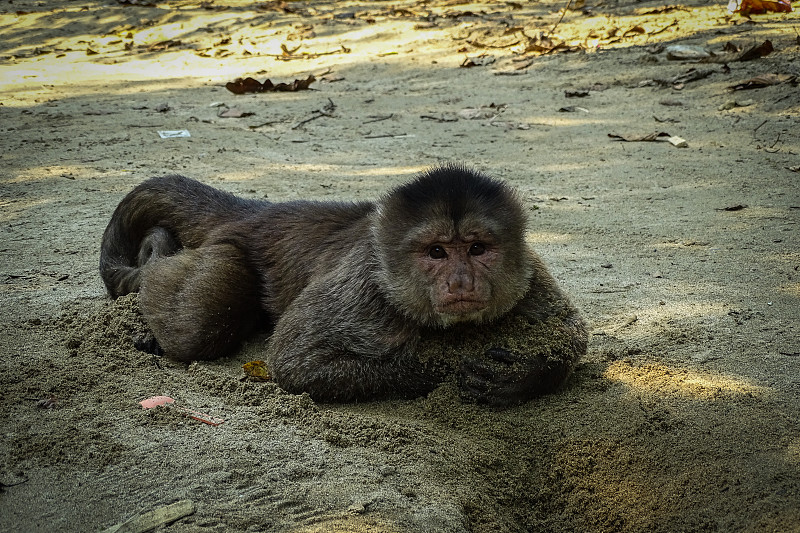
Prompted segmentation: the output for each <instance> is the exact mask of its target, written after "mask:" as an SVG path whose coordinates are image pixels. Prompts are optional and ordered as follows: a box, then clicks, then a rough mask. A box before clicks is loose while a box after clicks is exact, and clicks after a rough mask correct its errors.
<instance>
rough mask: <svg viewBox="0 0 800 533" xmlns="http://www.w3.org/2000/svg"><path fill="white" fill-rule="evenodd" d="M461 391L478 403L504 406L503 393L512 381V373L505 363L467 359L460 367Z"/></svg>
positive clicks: (505, 402)
mask: <svg viewBox="0 0 800 533" xmlns="http://www.w3.org/2000/svg"><path fill="white" fill-rule="evenodd" d="M460 378H461V379H460V384H461V390H462V392H463V393H464V395H465V396H466V397H467V398H468V399H470V400H472V401H475V402H478V403H489V404H493V405H505V404H507V403H508V401H507V400H506V398H505V396H506V394H505V393H504V391H505V390H507V388H508V387H509V385H511V384H512V382H513V381H514V375H513V372H511V369H510V366H509V365H508V364H506V363H501V362H498V361H496V360H491V359H488V360H486V359H469V360H465V361H464V362H463V363H462V365H461V376H460Z"/></svg>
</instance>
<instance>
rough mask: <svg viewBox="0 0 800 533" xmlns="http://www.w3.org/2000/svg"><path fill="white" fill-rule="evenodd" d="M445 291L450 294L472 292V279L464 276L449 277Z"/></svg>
mask: <svg viewBox="0 0 800 533" xmlns="http://www.w3.org/2000/svg"><path fill="white" fill-rule="evenodd" d="M447 289H448V291H449V292H450V294H454V293H457V292H472V289H473V283H472V277H471V276H467V275H464V274H461V275H456V276H450V279H448V280H447Z"/></svg>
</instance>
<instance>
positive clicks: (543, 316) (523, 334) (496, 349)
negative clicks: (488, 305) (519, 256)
mask: <svg viewBox="0 0 800 533" xmlns="http://www.w3.org/2000/svg"><path fill="white" fill-rule="evenodd" d="M533 273H534V274H533V276H532V278H531V280H530V287H529V289H528V292H527V293H526V295H525V296H524V297H523V299H522V300H521V301H520V302H519V303H518V304H517V305H516V307H515V308H514V309H513V310H512V311H511V312H510V313H508V314H507V315H506V316H505V317H503V318H502V319H501V320H500V321H498V322H497V323H494V324H491V325H488V326H484V328H488V329H489V330H491V334H490V337H489V338H488V339H486V340H485V341H484V343H483V345H482V346H483V348H485V349H484V350H481V355H478V356H471V357H470V356H468V357H466V358H465V359H464V360H463V361H462V364H461V380H462V390H463V391H464V393H465V394H466V395H467V396H469V397H471V398H472V399H474V400H476V401H479V402H486V403H490V404H495V405H508V404H514V403H520V402H524V401H527V400H529V399H531V398H533V397H535V396H538V395H541V394H546V393H549V392H552V391H554V390H556V389H557V388H558V387H559V386H561V385H562V384H563V383H564V381H566V379H567V378H568V377H569V375H570V374H571V372H572V369H573V368H574V366H575V363H576V362H577V360H578V358H579V357H580V356H582V355H584V354H585V353H586V346H587V340H588V333H587V330H586V323H585V322H584V320H583V318H581V316H580V314H579V313H578V310H577V309H576V308H575V307H574V306H573V305H572V304H571V303H570V301H569V299H568V298H567V296H566V295H565V294H564V293H563V292H562V291H561V289H559V287H558V285H557V283H556V281H555V279H553V277H552V276H551V275H550V273H549V272H548V271H547V269H546V268H545V267H544V265H543V264H542V263H541V261H540V260H539V258H538V257H534V269H533ZM472 353H475V352H472Z"/></svg>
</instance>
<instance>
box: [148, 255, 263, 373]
mask: <svg viewBox="0 0 800 533" xmlns="http://www.w3.org/2000/svg"><path fill="white" fill-rule="evenodd" d="M140 259H141V257H140ZM258 287H259V282H258V278H257V276H255V275H254V274H253V273H252V272H251V271H250V269H249V268H248V266H247V263H246V261H245V257H244V254H243V253H242V252H241V251H240V250H239V249H238V248H237V247H235V246H233V245H231V244H216V245H212V246H203V247H200V248H196V249H184V250H182V251H181V252H179V253H178V254H176V255H172V256H168V257H155V258H148V260H147V261H146V263H145V264H144V266H142V268H141V287H140V289H139V303H140V306H141V308H142V313H143V315H144V317H145V320H146V321H147V324H148V325H149V326H150V328H151V329H152V330H153V334H154V335H155V337H156V340H157V341H158V343H159V345H160V346H161V348H162V349H163V350H164V353H165V354H166V355H167V356H169V357H172V358H174V359H178V360H181V361H192V360H197V359H215V358H217V357H222V356H225V355H229V354H230V353H231V352H233V351H234V350H235V349H236V348H237V347H238V346H239V344H240V343H241V341H242V340H244V339H245V338H246V337H247V336H248V335H249V334H250V333H251V332H252V331H253V330H254V329H255V327H256V325H257V323H258V320H259V318H260V315H261V310H260V304H259V290H258Z"/></svg>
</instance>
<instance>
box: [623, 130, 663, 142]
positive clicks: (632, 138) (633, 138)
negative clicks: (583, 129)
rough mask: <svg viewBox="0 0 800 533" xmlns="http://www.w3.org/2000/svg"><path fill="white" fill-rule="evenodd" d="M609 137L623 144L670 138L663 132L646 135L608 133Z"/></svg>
mask: <svg viewBox="0 0 800 533" xmlns="http://www.w3.org/2000/svg"><path fill="white" fill-rule="evenodd" d="M608 136H609V137H611V138H612V139H618V140H620V141H625V142H631V143H632V142H654V141H659V140H662V139H661V137H672V135H670V134H669V133H667V132H664V131H654V132H653V133H648V134H647V135H619V134H616V133H609V134H608Z"/></svg>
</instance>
